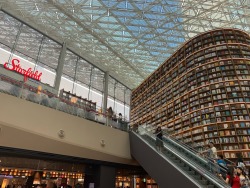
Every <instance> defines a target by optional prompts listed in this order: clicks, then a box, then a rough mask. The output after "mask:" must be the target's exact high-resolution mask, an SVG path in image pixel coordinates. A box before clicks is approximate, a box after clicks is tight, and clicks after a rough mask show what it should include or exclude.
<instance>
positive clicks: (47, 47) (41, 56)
mask: <svg viewBox="0 0 250 188" xmlns="http://www.w3.org/2000/svg"><path fill="white" fill-rule="evenodd" d="M61 50H62V45H61V44H59V43H57V42H55V41H53V40H52V39H50V38H49V37H48V36H45V35H43V34H41V33H40V32H38V31H36V30H34V29H32V28H31V27H29V26H27V25H25V24H24V23H21V22H20V21H18V20H16V19H15V18H12V17H11V16H9V15H7V14H6V13H4V12H1V11H0V57H1V62H0V65H1V66H3V64H4V63H5V62H8V63H11V61H12V59H14V58H15V59H18V60H19V61H20V65H21V67H22V68H23V69H28V68H31V69H32V71H38V72H42V76H41V82H42V83H45V84H48V85H50V86H52V87H53V86H54V82H55V77H56V69H57V66H58V61H59V56H60V53H61ZM60 89H64V90H66V91H69V92H71V93H73V94H76V95H77V96H81V97H82V98H85V99H88V100H92V101H93V102H96V103H97V110H98V109H99V108H102V107H103V93H104V72H103V71H101V70H100V69H98V68H96V67H94V66H93V65H91V64H90V63H89V62H87V61H85V60H84V59H83V58H82V57H79V56H78V55H76V54H74V53H73V52H72V51H70V50H66V55H65V61H64V68H63V74H62V78H61V83H60ZM130 94H131V91H130V90H129V89H128V88H127V87H125V86H124V85H122V84H121V83H119V82H117V81H116V80H115V79H114V78H112V77H109V82H108V104H107V106H108V107H110V106H111V107H112V108H113V110H114V112H115V113H116V114H117V115H118V114H119V113H121V114H122V115H123V117H127V119H129V104H130Z"/></svg>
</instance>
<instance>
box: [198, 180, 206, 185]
mask: <svg viewBox="0 0 250 188" xmlns="http://www.w3.org/2000/svg"><path fill="white" fill-rule="evenodd" d="M199 182H200V183H201V184H202V185H207V183H208V181H207V180H200V181H199Z"/></svg>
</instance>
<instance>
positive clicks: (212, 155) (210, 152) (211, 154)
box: [200, 142, 218, 171]
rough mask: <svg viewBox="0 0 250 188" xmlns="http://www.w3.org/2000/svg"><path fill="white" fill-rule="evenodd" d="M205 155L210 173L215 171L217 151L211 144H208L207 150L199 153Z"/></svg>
mask: <svg viewBox="0 0 250 188" xmlns="http://www.w3.org/2000/svg"><path fill="white" fill-rule="evenodd" d="M203 153H207V156H208V161H209V168H210V171H216V168H217V167H216V165H215V164H216V159H217V158H218V156H217V149H216V147H214V143H213V142H209V149H207V150H205V151H202V152H200V154H203Z"/></svg>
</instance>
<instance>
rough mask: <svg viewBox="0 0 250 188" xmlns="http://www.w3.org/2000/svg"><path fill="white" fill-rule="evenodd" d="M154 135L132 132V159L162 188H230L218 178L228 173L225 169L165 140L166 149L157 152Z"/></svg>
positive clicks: (177, 143)
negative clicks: (218, 173)
mask: <svg viewBox="0 0 250 188" xmlns="http://www.w3.org/2000/svg"><path fill="white" fill-rule="evenodd" d="M155 139H156V138H155V135H153V134H152V133H151V132H150V131H146V129H144V130H140V132H138V131H131V132H130V144H131V146H130V147H131V155H132V156H133V157H134V158H135V159H136V160H137V161H138V162H139V163H140V165H141V166H142V167H143V168H144V169H145V170H146V171H147V172H148V174H149V175H150V176H151V177H152V178H153V179H155V180H156V182H157V183H158V185H159V187H160V188H168V187H169V188H182V187H185V188H195V187H201V188H229V187H230V186H229V185H227V184H225V182H224V181H223V180H222V179H221V178H220V177H218V176H217V175H216V173H217V172H220V173H226V172H225V169H223V168H221V167H219V166H218V165H217V164H215V163H213V162H210V161H209V159H206V158H203V157H201V156H199V155H197V152H195V151H192V150H191V149H190V148H189V147H187V146H186V145H184V144H183V143H181V142H179V141H177V140H175V139H172V138H170V137H165V138H164V139H163V140H164V149H163V150H162V151H161V152H159V151H157V150H156V148H155Z"/></svg>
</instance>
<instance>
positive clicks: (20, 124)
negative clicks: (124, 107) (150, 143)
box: [0, 93, 137, 165]
mask: <svg viewBox="0 0 250 188" xmlns="http://www.w3.org/2000/svg"><path fill="white" fill-rule="evenodd" d="M0 103H1V108H0V128H1V129H0V131H1V132H0V143H1V146H4V147H11V148H20V149H26V150H32V151H40V152H46V153H54V154H60V155H66V156H74V157H80V158H87V159H93V160H100V161H107V162H114V163H121V164H129V165H137V162H136V161H134V160H133V159H132V158H131V155H130V145H129V135H128V133H127V132H124V131H120V130H117V129H113V128H111V127H107V126H105V125H102V124H98V123H96V122H93V121H89V120H86V119H82V118H78V117H75V116H72V115H69V114H65V113H63V112H60V111H57V110H54V109H50V108H47V107H44V106H41V105H37V104H35V103H32V102H29V101H26V100H22V99H19V98H16V97H13V96H10V95H6V94H3V93H0ZM60 131H61V132H62V133H63V136H62V137H60V136H59V132H60Z"/></svg>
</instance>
